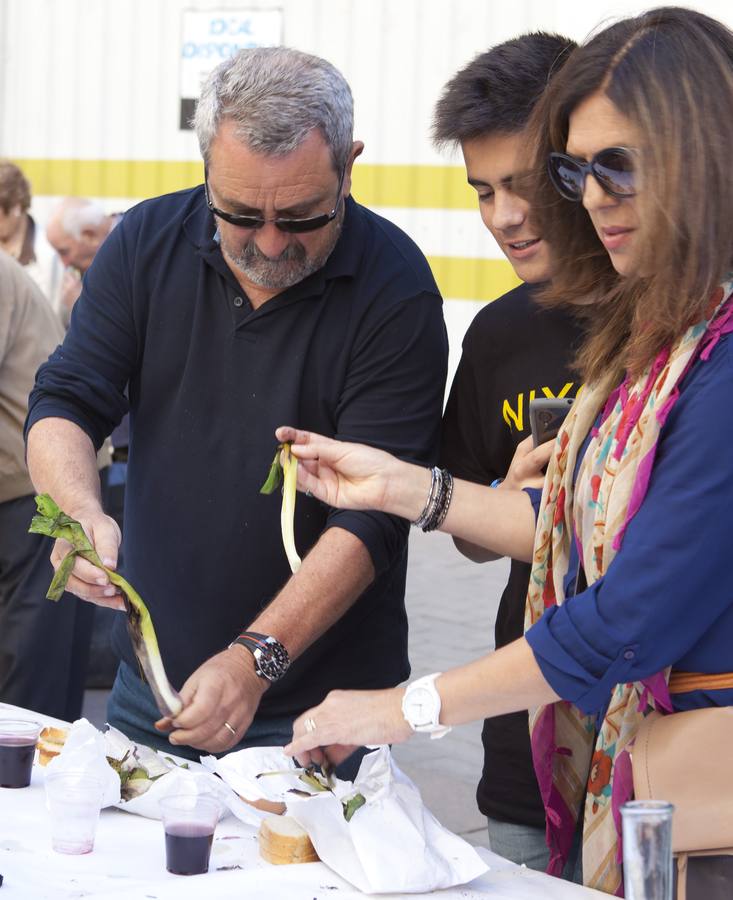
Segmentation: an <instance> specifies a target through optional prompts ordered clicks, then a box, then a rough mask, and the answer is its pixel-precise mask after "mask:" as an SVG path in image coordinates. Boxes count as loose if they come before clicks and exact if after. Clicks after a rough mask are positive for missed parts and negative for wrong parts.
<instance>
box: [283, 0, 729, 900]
mask: <svg viewBox="0 0 733 900" xmlns="http://www.w3.org/2000/svg"><path fill="white" fill-rule="evenodd" d="M536 125H537V132H536V133H537V135H538V138H537V148H538V153H539V157H538V158H539V159H541V160H545V161H546V162H547V167H546V169H544V171H545V174H544V175H541V176H538V179H539V183H538V185H537V189H536V194H535V198H534V208H535V209H537V210H538V211H539V213H538V214H539V216H540V218H541V222H540V226H541V227H540V230H541V232H542V233H543V234H545V235H550V236H551V237H550V241H551V243H552V244H553V251H554V254H555V258H556V260H557V262H556V268H555V272H554V276H553V282H552V286H551V287H550V288H549V289H548V291H547V295H546V298H545V299H546V301H547V302H549V303H551V302H559V299H560V298H563V300H564V301H566V302H567V301H570V302H571V303H573V304H576V305H582V306H583V308H584V309H585V311H586V312H587V314H588V319H589V327H590V332H589V337H588V339H587V342H586V344H585V346H584V348H583V350H582V352H581V356H580V359H579V363H580V367H581V371H582V374H583V376H584V379H585V383H586V387H585V389H584V390H583V392H582V393H581V395H580V397H579V399H578V400H576V402H575V404H574V406H573V408H572V410H571V413H570V415H569V416H568V418H567V419H566V422H565V425H564V427H563V429H562V430H561V432H560V435H559V437H558V439H557V441H556V443H555V447H554V451H553V457H552V459H551V462H550V465H549V468H548V472H547V476H546V480H545V487H544V491H543V493H542V498H541V502H540V500H539V498H538V497H536V496H534V497H533V496H532V493H531V492H521V491H517V492H512V491H492V490H491V489H490V488H482V487H479V486H477V485H473V484H468V483H466V482H461V481H458V480H456V481H455V482H453V480H452V479H451V477H450V475H449V473H447V472H439V471H437V470H433V472H431V471H430V470H426V469H422V468H420V467H417V466H413V465H409V464H407V463H403V462H400V461H398V460H396V459H394V458H392V457H390V456H388V455H387V454H384V453H381V452H380V451H377V450H375V449H373V448H368V447H364V446H361V445H354V444H345V443H340V442H334V441H328V440H325V439H323V438H321V437H320V436H318V435H313V434H309V433H307V432H299V431H295V430H294V429H291V428H281V429H279V430H278V437H279V438H280V440H291V441H294V444H293V452H294V453H295V455H296V456H298V457H299V458H300V459H301V460H302V463H303V464H302V465H301V466H300V467H299V473H298V481H299V486H300V487H301V489H303V490H310V492H311V493H312V494H313V495H315V496H316V497H318V498H319V499H321V500H323V501H325V502H326V503H328V504H332V505H335V506H340V507H357V508H364V507H374V508H377V509H382V510H387V511H389V512H391V513H395V514H398V515H402V516H404V517H406V518H408V519H410V520H412V521H413V522H415V523H416V524H419V525H421V526H423V527H424V528H426V529H428V530H429V529H431V528H435V527H438V528H440V529H441V530H443V531H449V532H450V533H452V534H453V535H457V536H459V537H462V538H464V539H466V540H469V541H472V542H473V543H476V544H482V545H484V546H487V547H489V548H491V549H492V550H494V551H497V552H501V553H505V554H507V555H509V556H512V557H514V558H524V559H527V560H531V561H532V563H533V572H532V578H531V580H530V590H529V594H528V598H527V616H526V618H527V631H526V634H525V637H524V638H522V639H520V640H518V641H516V642H515V643H514V644H511V645H509V646H507V647H505V648H502V649H501V650H499V651H497V652H496V653H494V654H491V655H489V656H486V657H484V658H482V659H479V660H477V661H475V662H473V663H470V664H469V665H466V666H464V667H462V668H459V669H454V670H451V671H449V672H445V673H442V674H438V675H433V676H429V677H428V679H419V680H418V681H417V682H413V683H412V684H411V685H409V686H408V688H407V689H404V688H396V689H392V690H388V691H375V692H358V693H352V692H336V693H332V694H331V695H329V697H328V698H327V699H326V700H325V702H324V703H322V704H321V705H320V706H317V707H315V708H314V709H312V710H309V711H308V712H307V713H305V714H304V716H302V717H301V718H300V719H299V720H297V721H296V723H295V731H294V739H293V742H292V743H291V744H290V745H289V747H287V748H286V750H287V751H288V752H292V753H294V754H296V755H297V756H298V757H299V758H300V759H301V760H304V761H305V760H308V759H313V760H314V761H318V760H319V759H320V758H321V756H322V754H323V753H324V752H325V753H327V754H328V755H329V756H333V757H336V758H338V757H339V756H340V755H343V754H344V753H346V752H347V751H348V749H349V746H350V745H357V744H376V743H382V742H399V741H403V740H406V739H407V738H408V737H410V736H411V734H412V733H413V731H426V732H429V733H431V734H432V736H434V737H437V736H440V734H441V733H443V732H444V731H445V729H446V728H449V727H450V726H452V725H457V724H460V723H462V722H467V721H469V720H472V719H480V718H483V717H485V716H493V715H498V714H502V713H507V712H511V711H515V710H519V709H525V708H528V709H531V710H533V711H534V712H533V714H532V715H531V717H530V721H531V730H532V741H533V751H534V756H535V767H536V769H537V774H538V778H539V782H540V787H541V791H542V793H543V796H544V799H545V805H546V809H547V812H548V816H547V819H548V844H549V846H550V849H551V863H550V871H551V872H553V873H555V874H559V873H560V872H561V871H562V868H563V864H564V862H565V861H566V860H567V858H568V856H569V854H570V852H571V848H572V845H573V841H574V838H575V836H576V835H579V834H580V829H581V828H582V829H583V830H582V868H583V880H584V882H585V884H587V885H590V886H592V887H596V888H599V889H600V890H603V891H606V892H608V893H612V894H615V893H617V892H618V891H619V890H620V888H621V881H622V873H621V867H620V865H619V856H618V853H617V850H618V835H617V829H618V827H619V817H618V807H619V805H620V803H622V802H624V800H626V799H628V798H629V797H630V793H631V790H632V787H631V781H630V759H629V749H630V747H631V743H632V741H633V739H634V736H635V734H636V732H637V729H638V727H639V725H640V723H641V721H642V720H643V718H644V717H645V716H646V715H647V714H648V713H649V712H650V711H651V710H653V709H657V710H660V711H662V712H669V711H672V710H683V709H690V708H693V707H698V706H709V705H721V706H724V705H731V704H733V675H731V674H730V672H731V670H732V669H733V653H732V652H731V649H730V648H731V647H732V646H733V595H732V594H731V591H730V587H729V569H730V564H729V560H728V556H729V551H728V544H729V540H728V538H727V535H728V531H727V523H728V521H729V517H730V513H729V511H730V508H731V505H732V504H733V478H732V477H731V474H733V473H731V464H730V459H731V445H732V444H733V416H731V415H730V411H729V410H730V396H731V392H733V334H732V333H731V332H733V300H732V299H731V296H732V294H733V280H731V278H732V276H731V274H730V271H731V256H732V255H733V252H732V243H733V179H731V178H730V173H729V168H730V151H731V147H733V35H731V33H730V32H729V31H728V30H727V29H726V28H725V27H724V26H722V25H721V24H719V23H718V22H716V21H714V20H712V19H709V18H707V17H706V16H703V15H701V14H698V13H695V12H692V11H689V10H684V9H672V8H668V9H660V10H655V11H652V12H649V13H647V14H645V15H642V16H640V17H638V18H634V19H628V20H625V21H622V22H620V23H618V24H615V25H613V26H611V27H610V28H608V29H606V30H604V31H602V32H601V33H599V34H598V35H597V36H596V37H594V38H593V39H592V40H591V41H590V42H589V43H588V44H587V45H585V46H583V47H581V48H580V49H579V50H577V51H576V52H575V53H574V54H573V56H572V57H571V59H570V60H569V61H568V63H567V64H566V66H565V67H564V69H563V70H562V71H561V72H560V73H559V74H558V75H557V76H556V77H555V79H554V80H553V82H552V85H551V87H550V89H549V91H548V96H547V101H546V103H545V105H544V108H543V109H542V110H541V112H540V114H539V115H538V120H537V123H536ZM426 498H427V500H426ZM530 500H532V502H530ZM533 505H536V506H537V507H538V513H537V519H536V520H535V515H534V512H533V509H532V507H533ZM535 526H536V527H535ZM670 669H671V675H670ZM689 673H707V674H706V675H694V676H691V675H690V674H689ZM711 673H714V674H715V678H714V679H712V680H711V679H710V674H711ZM561 701H565V702H561Z"/></svg>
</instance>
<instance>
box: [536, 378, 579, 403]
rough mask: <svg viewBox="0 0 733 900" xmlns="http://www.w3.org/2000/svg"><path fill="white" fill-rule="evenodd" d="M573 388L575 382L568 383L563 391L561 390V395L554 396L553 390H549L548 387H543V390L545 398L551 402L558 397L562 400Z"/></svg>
mask: <svg viewBox="0 0 733 900" xmlns="http://www.w3.org/2000/svg"><path fill="white" fill-rule="evenodd" d="M572 386H573V382H572V381H568V382H567V383H566V384H565V385H564V386H563V387H562V389H561V390H560V393H559V394H553V393H552V390H551V389H550V388H548V387H543V388H542V393H543V394H544V395H545V397H547V399H548V400H551V399H552V398H553V397H557V398H558V399H561V398H562V397H564V396H565V395H566V394H567V392H568V391H569V390H570V388H571V387H572Z"/></svg>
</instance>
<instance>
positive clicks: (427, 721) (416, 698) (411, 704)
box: [405, 686, 436, 728]
mask: <svg viewBox="0 0 733 900" xmlns="http://www.w3.org/2000/svg"><path fill="white" fill-rule="evenodd" d="M435 712H436V710H435V695H434V694H433V692H432V691H430V690H428V688H424V687H420V686H418V687H415V688H412V689H411V690H410V693H409V695H408V696H407V697H406V698H405V714H406V715H407V718H408V719H409V721H410V723H411V724H412V726H413V727H414V728H419V727H420V726H422V725H431V724H432V723H433V721H434V718H435Z"/></svg>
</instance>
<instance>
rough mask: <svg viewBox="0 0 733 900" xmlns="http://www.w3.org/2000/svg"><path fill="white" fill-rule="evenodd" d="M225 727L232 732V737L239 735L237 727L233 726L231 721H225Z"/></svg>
mask: <svg viewBox="0 0 733 900" xmlns="http://www.w3.org/2000/svg"><path fill="white" fill-rule="evenodd" d="M224 728H226V730H227V731H228V732H230V733H231V735H232V737H236V736H237V729H236V728H234V727H233V726H231V725H230V724H229V722H225V723H224Z"/></svg>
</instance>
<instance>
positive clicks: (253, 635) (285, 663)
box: [229, 631, 290, 682]
mask: <svg viewBox="0 0 733 900" xmlns="http://www.w3.org/2000/svg"><path fill="white" fill-rule="evenodd" d="M235 644H241V645H242V646H243V647H245V648H246V649H247V650H249V652H250V653H251V654H252V656H253V657H254V662H255V673H256V674H257V675H258V676H259V677H260V678H264V679H265V680H266V681H269V682H275V681H278V680H279V679H280V678H282V677H283V675H284V674H285V673H286V672H287V671H288V669H289V668H290V656H289V655H288V651H287V650H286V649H285V647H284V646H283V645H282V644H281V643H280V641H278V639H277V638H274V637H272V635H269V634H260V633H259V632H258V631H243V632H242V633H241V634H240V635H239V637H237V638H235V639H234V640H233V641H232V642H231V644H229V647H233V646H234V645H235ZM275 660H276V661H275Z"/></svg>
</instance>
